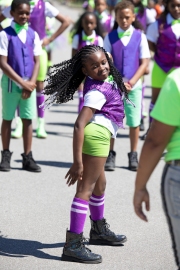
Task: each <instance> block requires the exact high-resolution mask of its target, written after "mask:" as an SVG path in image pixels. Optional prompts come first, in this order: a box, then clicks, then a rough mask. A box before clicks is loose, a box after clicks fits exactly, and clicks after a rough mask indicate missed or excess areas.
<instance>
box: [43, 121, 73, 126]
mask: <svg viewBox="0 0 180 270" xmlns="http://www.w3.org/2000/svg"><path fill="white" fill-rule="evenodd" d="M46 125H52V126H64V127H74V123H61V122H56V123H55V122H53V123H52V122H51V123H50V122H49V123H46Z"/></svg>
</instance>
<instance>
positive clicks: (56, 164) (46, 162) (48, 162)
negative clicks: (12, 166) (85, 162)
mask: <svg viewBox="0 0 180 270" xmlns="http://www.w3.org/2000/svg"><path fill="white" fill-rule="evenodd" d="M14 161H15V162H17V163H20V162H22V160H20V159H16V160H14ZM36 162H37V164H39V165H45V166H51V167H59V168H70V167H71V165H72V163H70V162H61V161H52V160H36Z"/></svg>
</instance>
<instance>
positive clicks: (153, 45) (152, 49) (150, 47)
mask: <svg viewBox="0 0 180 270" xmlns="http://www.w3.org/2000/svg"><path fill="white" fill-rule="evenodd" d="M148 45H149V49H150V51H152V52H156V44H155V43H154V42H151V41H149V40H148Z"/></svg>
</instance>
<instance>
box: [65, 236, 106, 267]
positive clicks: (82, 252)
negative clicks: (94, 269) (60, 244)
mask: <svg viewBox="0 0 180 270" xmlns="http://www.w3.org/2000/svg"><path fill="white" fill-rule="evenodd" d="M85 241H86V239H85V238H84V237H83V233H80V234H76V233H72V232H70V231H67V233H66V243H65V246H64V248H63V253H62V257H61V260H62V261H69V262H79V263H87V264H96V263H101V262H102V257H101V255H98V254H94V253H92V252H91V250H90V249H88V248H86V247H85Z"/></svg>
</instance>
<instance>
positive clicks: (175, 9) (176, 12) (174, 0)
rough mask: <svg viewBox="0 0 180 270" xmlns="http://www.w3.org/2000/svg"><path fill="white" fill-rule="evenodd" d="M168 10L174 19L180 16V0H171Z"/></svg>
mask: <svg viewBox="0 0 180 270" xmlns="http://www.w3.org/2000/svg"><path fill="white" fill-rule="evenodd" d="M167 7H168V10H169V13H170V14H171V16H172V17H173V18H174V19H176V20H177V19H179V18H180V0H171V1H169V3H168V6H167Z"/></svg>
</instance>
